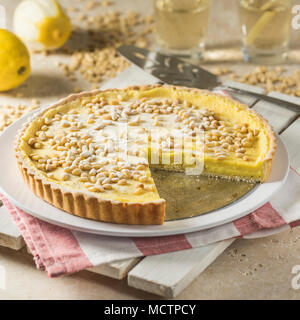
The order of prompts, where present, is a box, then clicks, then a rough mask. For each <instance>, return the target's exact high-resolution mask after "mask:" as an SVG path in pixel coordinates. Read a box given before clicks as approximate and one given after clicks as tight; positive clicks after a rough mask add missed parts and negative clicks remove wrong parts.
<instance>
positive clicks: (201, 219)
mask: <svg viewBox="0 0 300 320" xmlns="http://www.w3.org/2000/svg"><path fill="white" fill-rule="evenodd" d="M29 116H30V115H26V116H24V117H22V118H21V119H19V120H18V121H16V122H15V123H13V124H12V125H11V126H9V127H8V128H7V129H6V130H5V131H4V132H3V134H2V135H1V136H0V150H1V157H0V191H1V193H2V194H4V195H5V196H6V197H7V198H8V199H9V200H10V201H11V202H12V203H14V204H15V205H16V206H17V207H19V208H21V209H23V210H24V211H26V212H28V213H29V214H31V215H33V216H35V217H37V218H39V219H41V220H45V221H48V222H50V223H52V224H56V225H59V226H63V227H66V228H69V229H74V230H78V231H83V232H89V233H94V234H102V235H110V236H122V237H128V236H129V237H153V236H165V235H172V234H180V233H188V232H193V231H197V230H203V229H208V228H211V227H214V226H217V225H221V224H224V223H226V222H230V221H233V220H235V219H237V218H240V217H242V216H245V215H246V214H248V213H250V212H251V211H253V210H255V209H257V208H259V207H260V206H262V205H263V204H264V203H266V202H267V201H268V200H269V199H270V197H271V196H272V195H273V194H274V192H276V191H277V190H279V188H280V187H281V186H282V185H283V183H284V181H285V179H286V177H287V174H288V170H289V158H288V153H287V150H286V148H285V146H284V144H283V142H282V140H281V139H280V138H279V137H277V138H278V148H277V152H276V156H275V159H274V165H273V169H272V173H271V176H270V178H269V180H268V181H267V182H266V183H264V184H261V185H258V186H257V187H255V188H254V189H253V190H251V191H250V192H249V193H248V194H247V195H245V196H244V197H242V198H241V199H239V200H238V201H236V202H234V203H232V204H230V205H227V206H226V207H224V208H221V209H218V210H215V211H213V212H210V213H207V214H203V215H200V216H196V217H193V218H187V219H183V220H176V221H168V222H165V223H164V224H163V225H153V226H136V225H121V224H112V223H104V222H98V221H93V220H88V219H83V218H79V217H76V216H73V215H71V214H68V213H66V212H64V211H62V210H60V209H57V208H55V207H54V206H52V205H50V204H48V203H47V202H45V201H43V200H42V199H40V198H38V197H37V196H35V195H34V194H33V193H32V192H31V190H30V189H29V188H28V187H27V185H26V184H25V182H24V181H23V179H22V177H21V174H20V173H19V169H18V167H17V164H16V161H15V157H14V150H13V143H14V138H15V136H16V133H17V131H18V129H19V128H21V125H22V124H23V123H24V122H25V121H26V120H27V118H28V117H29Z"/></svg>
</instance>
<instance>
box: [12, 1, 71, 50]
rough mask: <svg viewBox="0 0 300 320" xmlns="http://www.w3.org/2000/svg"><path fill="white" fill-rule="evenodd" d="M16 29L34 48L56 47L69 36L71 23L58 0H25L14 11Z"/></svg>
mask: <svg viewBox="0 0 300 320" xmlns="http://www.w3.org/2000/svg"><path fill="white" fill-rule="evenodd" d="M14 30H15V32H16V34H17V35H18V36H19V37H20V38H21V39H22V40H24V41H25V42H26V43H27V44H28V45H29V46H30V47H31V48H33V49H56V48H59V47H61V46H62V45H63V44H64V43H65V42H66V41H67V39H68V38H69V36H70V33H71V23H70V19H69V17H68V16H67V15H66V14H65V12H64V11H63V9H62V7H61V6H60V5H59V3H58V2H57V1H56V0H24V1H22V2H21V3H20V4H19V5H18V6H17V8H16V10H15V12H14Z"/></svg>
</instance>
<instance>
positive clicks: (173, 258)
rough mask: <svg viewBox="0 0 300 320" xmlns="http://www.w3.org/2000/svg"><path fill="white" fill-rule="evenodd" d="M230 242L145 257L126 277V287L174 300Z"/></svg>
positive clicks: (231, 240)
mask: <svg viewBox="0 0 300 320" xmlns="http://www.w3.org/2000/svg"><path fill="white" fill-rule="evenodd" d="M233 241H234V239H230V240H225V241H221V242H218V243H213V244H210V245H207V246H203V247H200V248H195V249H189V250H183V251H178V252H172V253H166V254H161V255H154V256H150V257H146V258H144V259H143V260H142V261H141V262H140V263H139V264H138V265H137V266H136V267H135V268H133V269H132V270H131V271H130V272H129V273H128V284H129V286H131V287H134V288H137V289H141V290H144V291H147V292H151V293H154V294H157V295H160V296H164V297H167V298H172V297H175V296H176V295H178V294H179V293H180V292H181V291H182V290H183V289H185V288H186V287H187V286H188V285H189V284H190V283H191V282H192V281H193V280H194V279H195V278H196V277H197V276H198V275H199V274H200V273H201V272H202V271H203V270H205V269H206V268H207V267H208V266H209V265H210V264H211V263H212V262H213V261H214V260H215V259H216V258H217V257H218V256H219V255H220V254H221V253H222V252H223V251H224V250H225V249H226V248H227V247H229V246H230V245H231V244H232V243H233Z"/></svg>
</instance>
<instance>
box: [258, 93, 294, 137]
mask: <svg viewBox="0 0 300 320" xmlns="http://www.w3.org/2000/svg"><path fill="white" fill-rule="evenodd" d="M269 96H272V97H275V98H276V97H277V98H280V99H283V100H286V101H290V102H294V103H297V104H299V105H300V99H299V98H296V97H292V96H288V95H286V94H281V93H278V92H270V93H269ZM253 109H255V110H256V111H257V112H258V113H260V114H261V115H262V116H263V117H264V118H266V119H267V120H268V121H269V123H270V124H271V125H272V126H273V128H274V130H275V131H276V132H278V133H280V132H281V131H282V130H284V129H285V128H286V127H287V126H288V125H289V124H290V123H291V122H292V121H293V120H295V118H296V117H297V114H296V113H295V112H293V111H290V110H288V109H285V108H284V107H281V106H278V105H274V104H272V103H269V102H266V101H262V100H260V101H259V102H258V103H256V104H255V106H254V107H253Z"/></svg>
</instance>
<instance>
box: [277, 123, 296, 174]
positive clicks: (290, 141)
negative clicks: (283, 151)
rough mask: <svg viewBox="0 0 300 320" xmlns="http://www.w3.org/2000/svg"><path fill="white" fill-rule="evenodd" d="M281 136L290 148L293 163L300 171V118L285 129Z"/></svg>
mask: <svg viewBox="0 0 300 320" xmlns="http://www.w3.org/2000/svg"><path fill="white" fill-rule="evenodd" d="M281 137H282V140H283V141H284V143H285V144H286V146H287V148H288V151H289V156H290V159H291V165H292V166H293V168H294V169H295V170H297V171H298V172H300V118H298V119H297V120H296V121H295V122H293V123H292V124H291V125H290V126H289V127H288V128H287V129H285V130H284V131H283V133H282V134H281Z"/></svg>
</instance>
